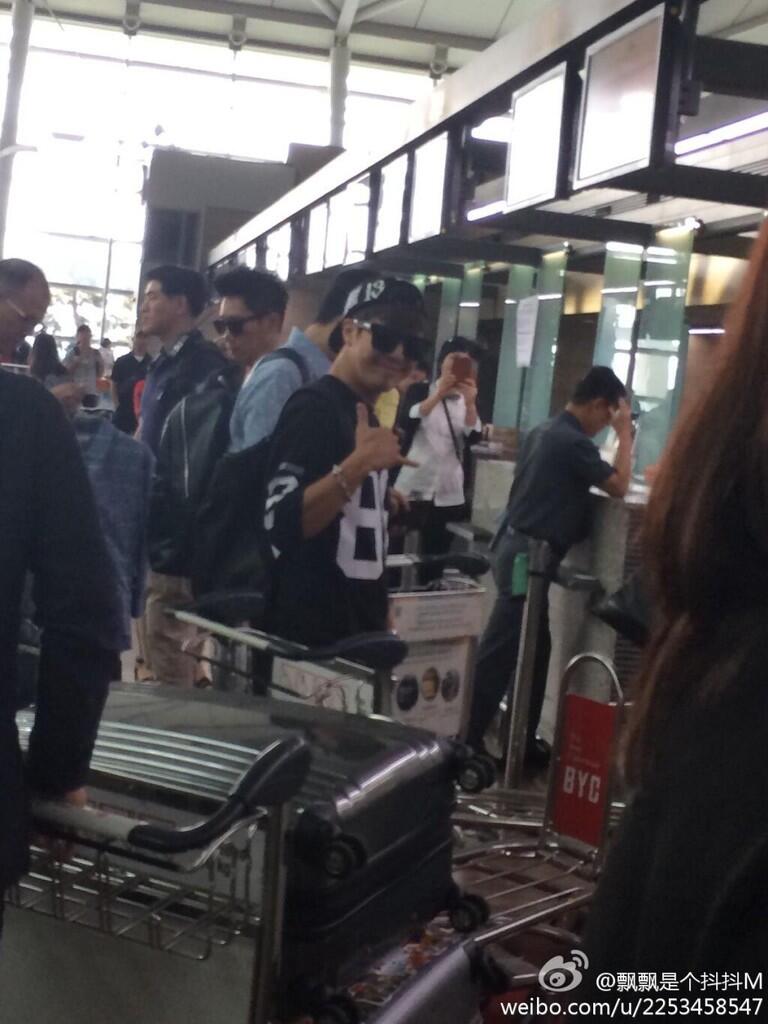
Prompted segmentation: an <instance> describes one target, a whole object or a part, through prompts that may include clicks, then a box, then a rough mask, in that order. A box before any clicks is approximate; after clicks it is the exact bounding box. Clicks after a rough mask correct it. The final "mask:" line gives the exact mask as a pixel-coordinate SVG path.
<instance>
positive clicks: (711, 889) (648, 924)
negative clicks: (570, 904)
mask: <svg viewBox="0 0 768 1024" xmlns="http://www.w3.org/2000/svg"><path fill="white" fill-rule="evenodd" d="M645 540H646V556H647V566H648V570H649V573H650V578H651V582H652V585H653V590H654V597H655V608H656V610H657V612H658V614H657V618H656V622H655V627H654V631H653V634H652V637H651V640H650V643H649V646H648V648H647V650H646V652H645V656H644V661H643V665H642V669H641V673H640V678H639V680H638V682H637V684H636V688H635V691H634V708H633V713H632V718H631V721H630V731H629V738H628V746H627V752H626V772H627V779H628V782H629V784H630V786H631V787H632V788H633V790H634V797H633V799H632V801H631V803H630V806H629V808H628V810H627V813H626V816H625V819H624V822H623V824H622V828H621V831H620V835H619V836H618V838H617V841H616V843H615V845H614V848H613V850H612V851H611V855H610V857H609V859H608V864H607V867H606V870H605V873H604V875H603V879H602V881H601V884H600V886H599V889H598V894H597V899H596V903H595V906H594V908H593V912H592V914H591V917H590V923H589V927H588V935H587V940H586V948H587V952H588V955H589V957H590V976H591V977H596V976H597V974H598V973H600V972H601V971H607V972H617V971H637V970H642V971H651V972H653V971H659V972H662V971H667V972H677V973H678V975H680V976H681V977H682V976H683V975H685V974H686V972H693V973H694V974H696V972H699V974H700V973H701V972H702V971H705V970H706V971H718V970H720V971H749V970H754V971H756V970H764V969H765V968H766V966H768V749H767V748H768V225H764V226H763V229H762V232H761V234H760V236H759V238H758V240H757V242H756V243H755V248H754V252H753V256H752V260H751V264H750V267H749V270H748V273H747V275H746V278H745V281H744V283H743V286H742V289H741V293H740V295H739V298H738V300H737V301H736V302H735V303H734V305H733V308H732V309H731V311H730V315H729V319H728V324H727V330H726V335H725V338H724V340H723V342H722V344H721V350H720V364H719V366H718V372H717V373H716V374H714V375H713V379H712V382H711V384H710V386H709V388H708V389H706V393H705V394H703V395H702V396H701V397H700V399H699V400H698V402H697V403H696V404H695V405H694V406H693V407H692V408H691V409H690V410H689V412H688V413H687V415H685V416H684V418H683V420H682V421H681V423H680V425H679V426H678V428H677V429H676V431H675V433H674V436H673V438H672V441H671V444H670V447H669V449H668V451H667V452H666V453H665V455H664V457H663V459H662V462H661V465H660V468H659V474H658V478H657V480H656V483H655V485H654V487H653V491H652V494H651V498H650V502H649V506H648V509H647V514H646V522H645ZM593 972H594V973H593ZM683 994H688V993H685V992H683ZM693 994H695V995H701V994H702V993H701V992H700V991H695V992H694V993H693ZM703 994H704V995H711V994H712V993H711V992H710V993H706V992H705V993H703ZM717 994H718V995H722V994H723V993H722V992H720V993H717ZM725 994H726V995H730V994H736V995H739V994H743V993H738V992H737V993H725ZM751 994H752V995H756V996H759V995H760V994H761V993H759V992H757V993H751ZM763 1012H765V1009H764V1010H763Z"/></svg>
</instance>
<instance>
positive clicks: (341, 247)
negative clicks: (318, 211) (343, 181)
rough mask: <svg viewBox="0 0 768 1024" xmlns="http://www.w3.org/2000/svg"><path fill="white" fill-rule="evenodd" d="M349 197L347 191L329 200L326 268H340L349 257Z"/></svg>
mask: <svg viewBox="0 0 768 1024" xmlns="http://www.w3.org/2000/svg"><path fill="white" fill-rule="evenodd" d="M348 206H349V197H348V196H347V193H346V190H345V191H344V192H338V193H337V194H336V195H335V196H331V198H330V199H329V200H328V230H327V232H326V237H325V265H326V267H340V266H341V265H342V264H343V263H344V260H345V258H346V255H347V209H348Z"/></svg>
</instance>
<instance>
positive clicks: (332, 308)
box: [216, 267, 372, 452]
mask: <svg viewBox="0 0 768 1024" xmlns="http://www.w3.org/2000/svg"><path fill="white" fill-rule="evenodd" d="M249 276H250V279H251V280H252V281H253V282H257V281H258V277H259V276H260V275H259V272H258V271H255V270H245V269H238V270H236V271H232V272H230V273H229V274H225V275H223V276H222V277H221V278H220V279H219V280H217V282H216V289H217V291H218V293H219V295H220V296H221V318H222V319H221V321H220V323H221V325H222V326H224V325H225V321H226V320H227V317H230V319H231V320H234V319H235V318H242V317H244V316H247V315H248V314H249V313H250V314H251V316H252V317H253V320H251V319H250V318H249V323H248V324H247V325H246V328H245V330H248V329H249V328H250V331H251V333H254V334H255V333H256V332H257V331H258V330H259V328H260V326H261V322H260V321H259V319H258V318H257V317H256V315H255V314H256V313H258V312H259V310H260V308H261V307H260V306H259V303H258V301H254V299H257V296H254V297H253V298H251V299H249V294H248V293H249V290H250V289H249ZM261 276H263V275H261ZM371 277H372V275H371V273H370V271H367V270H362V269H360V268H357V267H355V268H351V269H349V270H343V271H342V272H341V273H340V274H339V275H338V277H337V278H336V279H335V281H334V282H333V284H332V286H331V288H330V289H329V291H328V293H327V295H326V296H325V298H324V299H323V301H322V303H321V304H320V309H319V310H318V313H317V317H316V319H315V321H314V322H313V323H311V324H309V326H308V327H306V328H304V330H299V328H298V327H294V328H293V330H292V331H291V333H290V335H289V337H288V340H287V342H286V343H285V344H284V345H281V346H280V348H276V349H275V351H274V353H273V354H271V355H268V356H267V357H266V358H263V359H260V360H259V362H258V364H257V365H256V366H255V367H254V368H253V370H252V372H251V373H250V375H249V377H248V380H247V381H246V382H245V383H244V384H243V387H242V389H241V391H240V394H239V395H238V396H237V401H236V403H235V408H234V410H233V413H232V419H231V421H230V451H233V452H239V451H242V450H243V449H244V448H251V447H252V446H253V445H255V444H258V443H259V441H262V440H263V439H264V438H265V437H270V435H271V434H272V432H273V431H274V429H275V426H276V425H277V421H278V419H279V418H280V413H281V412H282V411H283V406H284V405H285V403H286V402H287V401H288V399H289V398H290V397H291V395H292V394H293V393H294V392H295V391H298V390H299V388H300V387H302V385H304V384H308V383H309V382H310V381H313V380H317V379H318V378H319V377H322V376H323V375H324V374H326V373H328V371H329V370H330V368H331V363H332V361H333V359H334V357H335V355H336V353H335V351H334V350H333V349H332V347H331V337H332V335H333V332H334V329H335V328H336V327H337V326H338V324H339V323H340V321H341V317H342V314H343V312H344V308H345V306H346V302H347V299H348V297H349V294H350V292H351V291H352V290H353V289H354V288H357V287H358V286H359V285H360V284H362V282H363V281H366V280H370V279H371ZM281 319H282V318H281ZM236 326H239V325H236ZM232 333H233V332H232V331H231V330H230V332H229V334H228V336H227V337H228V338H229V343H230V348H233V338H232V337H231V335H232ZM272 347H274V346H270V348H272ZM262 348H263V346H262ZM233 353H234V356H235V358H237V354H236V351H235V350H234V349H233ZM260 354H263V352H260Z"/></svg>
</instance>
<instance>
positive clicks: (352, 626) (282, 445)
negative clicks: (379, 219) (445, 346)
mask: <svg viewBox="0 0 768 1024" xmlns="http://www.w3.org/2000/svg"><path fill="white" fill-rule="evenodd" d="M424 330H425V311H424V304H423V300H422V297H421V294H420V292H419V291H418V289H417V288H415V287H414V286H413V285H412V284H410V283H408V282H405V281H399V280H397V279H394V278H382V277H379V278H375V279H373V280H367V281H366V282H364V283H363V284H361V285H360V286H359V287H357V288H356V289H354V290H353V291H352V293H351V294H350V296H349V298H348V301H347V304H346V309H345V311H344V317H343V319H342V321H341V324H340V334H341V339H342V347H341V351H340V352H339V355H338V357H337V358H336V361H335V362H334V364H333V367H332V369H331V372H330V373H329V374H328V375H326V376H325V377H322V378H321V379H320V380H318V381H316V382H315V383H314V384H311V385H310V386H309V387H307V388H304V389H302V390H301V391H299V392H298V393H297V394H295V395H294V396H293V397H292V398H291V399H290V400H289V402H288V404H287V405H286V407H285V409H284V410H283V414H282V416H281V417H280V420H279V422H278V425H277V428H276V430H275V433H274V436H273V441H272V452H271V455H270V465H269V468H268V471H267V480H268V487H267V501H266V506H265V528H266V531H267V534H268V536H269V540H270V543H271V546H272V551H273V553H274V555H275V563H274V567H273V570H274V571H273V582H274V590H273V600H272V602H271V603H270V609H269V612H268V628H269V629H270V630H271V631H272V632H274V633H276V634H277V635H279V636H283V637H286V638H288V639H293V640H297V641H300V642H304V643H307V644H310V645H313V646H314V645H320V644H327V643H333V642H335V641H337V640H339V639H341V638H342V637H345V636H351V635H353V634H355V633H362V632H366V631H369V630H384V629H386V628H387V617H388V603H389V602H388V597H387V588H386V577H385V572H384V561H385V557H386V545H387V511H388V510H387V470H389V469H390V468H391V467H393V466H396V465H401V464H402V463H403V461H404V460H403V459H402V457H401V454H400V447H399V441H398V438H397V436H396V435H395V434H394V432H393V431H391V430H388V429H386V428H384V427H380V426H379V425H378V422H377V420H376V418H375V416H374V414H373V406H374V404H375V402H376V399H377V398H378V397H379V395H381V394H382V393H383V392H385V391H388V390H389V389H390V388H392V387H396V386H397V384H398V383H399V382H400V380H401V379H402V378H403V377H404V376H406V375H407V374H408V373H409V372H410V371H411V370H412V368H413V365H414V363H415V362H416V361H417V360H418V359H419V358H422V356H423V351H424V348H425V342H424Z"/></svg>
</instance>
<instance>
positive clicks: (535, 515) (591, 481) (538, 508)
mask: <svg viewBox="0 0 768 1024" xmlns="http://www.w3.org/2000/svg"><path fill="white" fill-rule="evenodd" d="M614 472H615V470H614V468H613V466H611V465H610V464H609V463H607V462H605V461H604V460H603V459H602V458H601V457H600V452H599V450H598V448H597V446H596V445H595V444H594V443H593V441H592V440H591V439H590V438H589V436H588V435H587V434H585V432H584V430H583V428H582V426H581V424H580V423H579V421H578V420H577V419H576V417H575V416H573V415H571V413H569V412H562V413H560V415H559V416H555V417H554V418H553V419H551V420H547V422H546V423H542V424H541V425H540V426H538V427H535V428H534V429H533V430H532V431H531V432H530V434H529V435H528V437H527V438H526V439H525V442H524V443H523V446H522V449H521V450H520V455H519V457H518V460H517V469H516V472H515V480H514V483H513V484H512V490H511V491H510V494H509V506H508V508H509V525H510V526H511V527H512V529H513V530H516V531H517V532H519V533H524V534H526V535H527V536H529V537H535V538H536V539H538V540H546V541H549V543H550V544H551V545H552V547H553V548H554V549H555V551H556V552H557V553H558V554H559V555H560V556H562V555H564V554H565V552H566V551H567V550H568V548H569V547H571V545H572V544H575V543H577V542H578V541H580V540H583V539H584V538H585V537H586V536H587V534H588V533H589V526H590V523H589V489H590V487H595V486H598V485H600V484H602V483H605V481H606V480H607V479H608V477H609V476H611V474H612V473H614Z"/></svg>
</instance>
